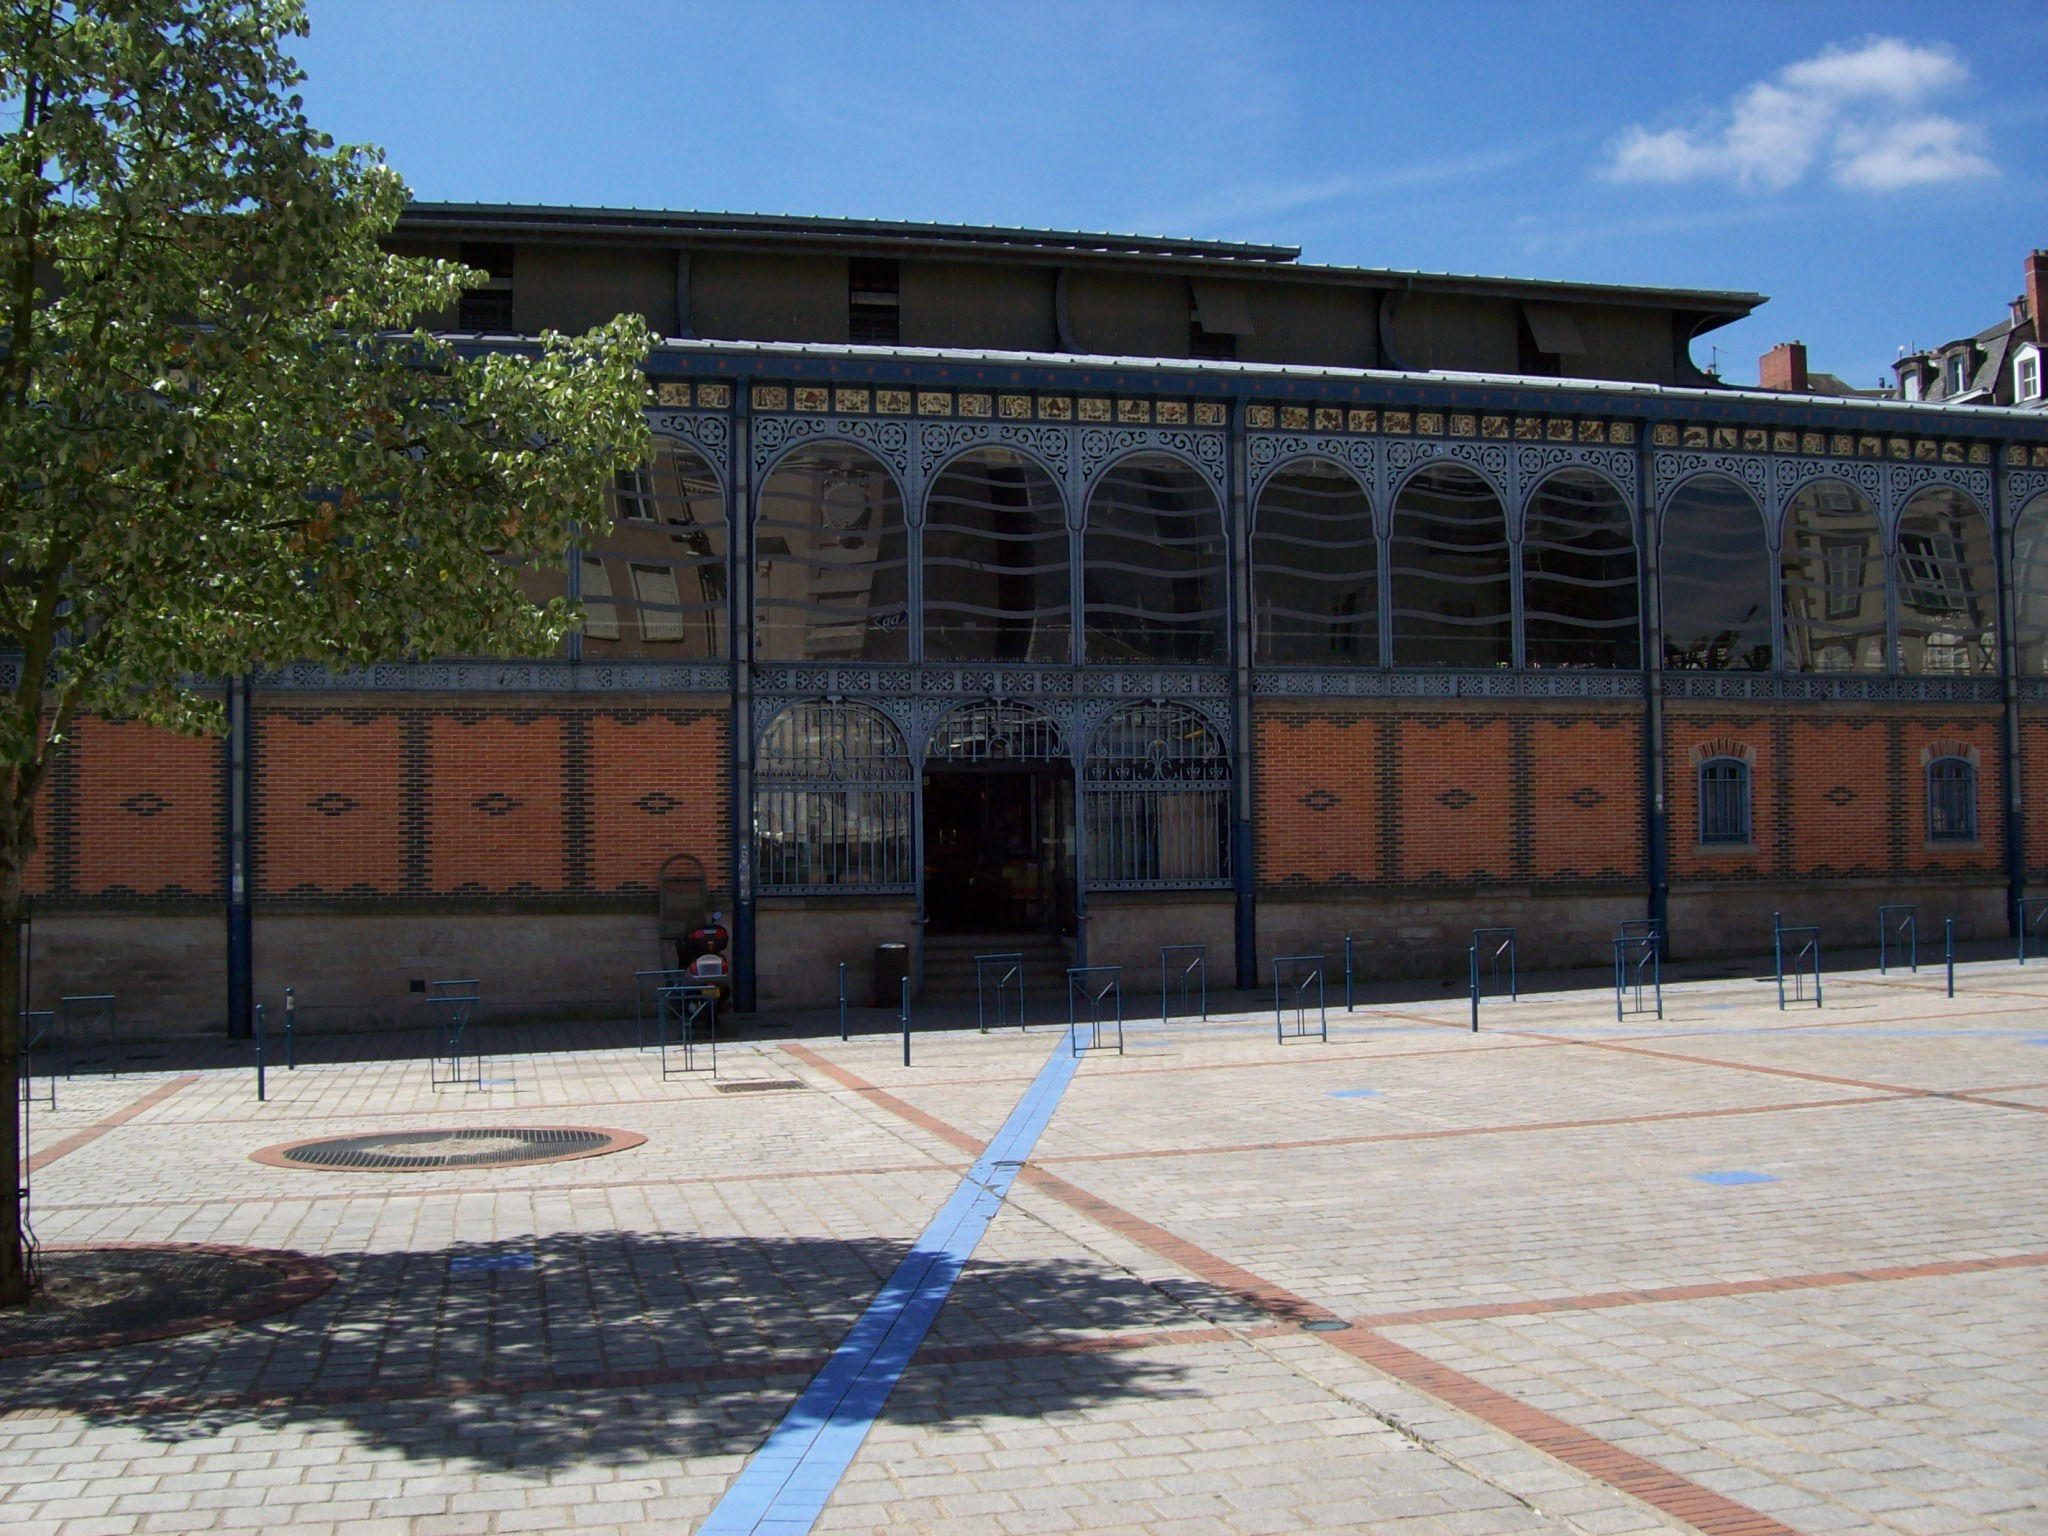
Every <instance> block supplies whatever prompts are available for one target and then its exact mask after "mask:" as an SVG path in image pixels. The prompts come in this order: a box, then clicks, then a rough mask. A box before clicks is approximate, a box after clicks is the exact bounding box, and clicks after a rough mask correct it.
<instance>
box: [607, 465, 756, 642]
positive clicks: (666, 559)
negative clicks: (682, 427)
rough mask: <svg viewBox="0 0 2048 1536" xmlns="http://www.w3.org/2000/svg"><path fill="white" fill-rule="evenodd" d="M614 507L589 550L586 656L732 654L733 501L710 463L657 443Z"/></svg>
mask: <svg viewBox="0 0 2048 1536" xmlns="http://www.w3.org/2000/svg"><path fill="white" fill-rule="evenodd" d="M606 501H607V506H608V510H609V511H610V512H611V516H612V527H611V531H610V532H609V533H607V534H606V535H605V536H604V537H603V538H600V539H596V540H594V541H593V542H592V544H591V547H590V548H589V549H588V550H586V551H585V552H584V554H583V614H584V621H583V654H584V655H586V656H592V657H597V656H676V657H690V658H699V657H702V658H717V657H721V656H723V655H725V633H726V592H727V586H726V522H725V495H724V493H723V492H722V491H721V490H720V489H719V485H718V477H717V476H716V475H714V474H713V473H712V472H711V466H710V465H709V464H707V463H705V462H704V460H703V459H702V458H701V457H700V456H699V455H698V454H696V453H695V452H693V451H692V450H691V449H688V448H685V447H684V446H683V445H682V444H680V443H677V442H674V441H670V440H665V439H660V438H657V439H656V440H655V450H654V458H653V460H652V461H651V462H649V463H647V464H644V465H642V466H641V467H640V468H638V469H629V470H624V471H621V472H620V473H619V475H618V476H617V477H615V478H614V480H613V481H612V484H611V486H610V487H609V489H608V493H607V496H606Z"/></svg>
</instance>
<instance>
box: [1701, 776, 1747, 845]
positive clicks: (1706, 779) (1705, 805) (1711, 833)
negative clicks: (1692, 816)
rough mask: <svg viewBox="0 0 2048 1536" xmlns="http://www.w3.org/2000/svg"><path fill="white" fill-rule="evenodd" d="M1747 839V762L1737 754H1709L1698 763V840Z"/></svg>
mask: <svg viewBox="0 0 2048 1536" xmlns="http://www.w3.org/2000/svg"><path fill="white" fill-rule="evenodd" d="M1750 840H1751V839H1750V830H1749V764H1748V763H1745V762H1744V761H1743V760H1742V759H1741V758H1739V757H1710V758H1708V759H1707V760H1706V761H1705V762H1703V763H1701V764H1700V841H1701V842H1703V843H1747V842H1749V841H1750Z"/></svg>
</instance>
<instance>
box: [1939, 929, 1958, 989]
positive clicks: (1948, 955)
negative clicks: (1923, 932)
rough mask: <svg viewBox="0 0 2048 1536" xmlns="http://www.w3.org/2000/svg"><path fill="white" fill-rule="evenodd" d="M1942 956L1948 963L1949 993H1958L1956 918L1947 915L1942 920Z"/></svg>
mask: <svg viewBox="0 0 2048 1536" xmlns="http://www.w3.org/2000/svg"><path fill="white" fill-rule="evenodd" d="M1941 949H1942V958H1943V959H1944V961H1945V962H1946V963H1947V965H1948V995H1949V996H1950V997H1954V996H1955V995H1956V920H1955V919H1954V918H1952V917H1945V918H1943V919H1942V920H1941Z"/></svg>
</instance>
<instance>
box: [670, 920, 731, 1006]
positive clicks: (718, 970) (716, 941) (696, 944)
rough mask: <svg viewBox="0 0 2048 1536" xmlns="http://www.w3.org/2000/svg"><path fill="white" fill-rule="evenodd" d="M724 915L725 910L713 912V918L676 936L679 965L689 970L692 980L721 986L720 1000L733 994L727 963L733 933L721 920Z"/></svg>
mask: <svg viewBox="0 0 2048 1536" xmlns="http://www.w3.org/2000/svg"><path fill="white" fill-rule="evenodd" d="M724 916H725V914H724V913H723V912H714V913H712V914H711V921H710V922H708V923H705V924H703V925H702V926H700V927H696V928H692V929H689V930H688V931H687V932H685V933H684V934H683V936H682V937H681V938H679V939H677V940H676V966H677V968H678V969H680V970H683V971H687V972H688V973H689V976H690V980H691V981H693V982H701V983H703V984H704V985H706V986H714V987H716V988H718V1000H719V1001H720V1002H721V1003H723V1002H727V1001H729V1000H730V999H731V997H732V973H731V971H730V970H729V969H728V967H727V966H726V963H725V949H726V946H727V945H728V944H730V943H732V935H731V934H730V933H728V932H727V931H726V927H725V924H724V923H722V922H720V921H719V919H720V918H722V917H724Z"/></svg>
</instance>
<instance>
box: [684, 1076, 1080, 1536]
mask: <svg viewBox="0 0 2048 1536" xmlns="http://www.w3.org/2000/svg"><path fill="white" fill-rule="evenodd" d="M1079 1064H1080V1058H1079V1057H1077V1056H1075V1055H1074V1054H1073V1053H1072V1052H1071V1051H1069V1050H1067V1049H1066V1042H1065V1038H1064V1036H1062V1037H1061V1039H1060V1043H1059V1044H1058V1045H1057V1046H1056V1047H1055V1048H1054V1050H1053V1053H1052V1055H1051V1056H1050V1057H1049V1058H1048V1059H1047V1061H1046V1064H1045V1066H1044V1067H1043V1068H1041V1069H1040V1070H1039V1073H1038V1076H1037V1077H1036V1078H1034V1079H1032V1083H1031V1086H1030V1087H1029V1088H1027V1089H1026V1090H1025V1091H1024V1096H1023V1097H1022V1098H1021V1099H1019V1100H1018V1101H1017V1107H1016V1108H1015V1109H1013V1110H1011V1111H1010V1118H1009V1119H1007V1120H1005V1121H1004V1122H1003V1128H1002V1129H1001V1130H999V1131H997V1132H996V1134H995V1139H994V1140H993V1141H991V1142H990V1143H989V1144H988V1146H987V1147H986V1148H985V1149H984V1150H983V1151H982V1154H981V1156H980V1157H979V1158H977V1159H976V1160H975V1163H974V1166H973V1167H972V1168H970V1169H968V1170H967V1175H966V1177H965V1178H963V1179H962V1180H961V1181H960V1186H959V1188H957V1189H955V1190H954V1191H953V1195H952V1198H951V1199H949V1200H947V1202H946V1203H945V1205H944V1206H943V1207H942V1208H941V1209H940V1211H939V1214H938V1215H936V1216H934V1217H933V1218H932V1221H931V1225H929V1226H928V1227H926V1228H925V1229H924V1233H923V1235H922V1236H920V1237H919V1238H918V1240H917V1243H916V1245H915V1246H914V1247H913V1248H912V1249H911V1250H910V1253H909V1255H908V1256H907V1257H906V1258H905V1259H904V1260H903V1262H902V1263H901V1264H899V1265H897V1266H896V1272H895V1273H894V1274H893V1275H891V1276H890V1277H889V1279H888V1282H887V1283H886V1284H885V1285H883V1287H882V1288H881V1290H880V1291H878V1292H876V1293H875V1299H874V1300H873V1301H872V1302H870V1303H869V1304H868V1309H867V1311H865V1312H863V1313H862V1314H861V1316H860V1320H859V1321H858V1322H856V1323H855V1324H854V1325H853V1327H852V1329H851V1330H850V1331H849V1332H848V1333H847V1335H846V1338H845V1340H844V1341H843V1342H842V1343H841V1344H840V1346H839V1347H838V1348H837V1349H835V1350H834V1351H833V1352H832V1357H831V1359H829V1360H827V1361H826V1362H825V1364H824V1367H823V1368H822V1369H821V1370H820V1371H819V1372H818V1374H817V1375H816V1376H815V1377H813V1378H812V1379H811V1384H810V1385H809V1386H807V1387H805V1388H804V1390H803V1394H802V1396H800V1397H798V1398H797V1400H796V1402H795V1403H794V1404H793V1405H792V1406H791V1407H790V1410H789V1412H788V1413H786V1414H784V1415H783V1417H782V1422H781V1423H780V1424H778V1425H776V1426H775V1429H774V1431H773V1432H772V1433H771V1434H770V1435H769V1436H768V1439H767V1440H766V1442H764V1443H763V1445H762V1446H761V1449H760V1450H758V1451H756V1452H755V1453H754V1456H753V1459H752V1460H751V1461H749V1462H748V1463H747V1465H746V1467H745V1468H744V1469H743V1470H742V1471H741V1473H740V1475H739V1477H738V1479H737V1480H736V1481H735V1482H734V1483H733V1485H732V1486H731V1487H730V1488H728V1489H727V1490H726V1491H725V1497H724V1498H722V1499H720V1500H719V1501H718V1504H717V1507H716V1508H714V1509H713V1510H712V1511H711V1513H710V1515H709V1516H707V1517H706V1519H705V1521H704V1523H703V1524H702V1525H700V1526H699V1527H697V1530H698V1536H802V1533H803V1532H806V1531H808V1530H810V1528H811V1526H812V1525H813V1524H814V1523H815V1522H816V1520H817V1518H818V1516H819V1515H820V1514H822V1513H823V1512H824V1509H825V1501H826V1500H827V1499H829V1498H831V1497H832V1493H833V1490H834V1489H836V1488H837V1487H838V1486H839V1480H840V1478H842V1477H843V1476H845V1474H846V1469H847V1467H848V1466H850V1465H851V1464H852V1462H853V1458H854V1455H855V1453H856V1452H858V1451H859V1450H860V1447H861V1442H862V1441H863V1440H865V1439H866V1438H867V1434H868V1431H869V1430H870V1429H872V1428H873V1427H874V1423H875V1419H876V1418H877V1417H878V1416H879V1415H880V1414H881V1411H882V1405H883V1404H884V1403H886V1402H887V1401H888V1399H889V1394H890V1393H891V1392H892V1391H894V1390H895V1387H896V1383H897V1381H898V1380H899V1379H900V1378H901V1377H902V1375H903V1371H904V1368H905V1367H906V1366H908V1365H909V1364H910V1357H911V1356H912V1355H914V1354H915V1353H916V1352H917V1347H918V1345H920V1344H922V1343H923V1342H924V1336H925V1334H926V1332H927V1331H929V1330H930V1328H931V1325H932V1323H933V1322H934V1321H935V1320H936V1319H937V1317H938V1315H939V1309H940V1308H941V1307H943V1306H944V1305H945V1304H946V1297H947V1295H948V1294H949V1293H950V1292H951V1291H952V1289H953V1282H954V1281H955V1280H957V1279H959V1277H960V1271H961V1270H962V1269H963V1268H964V1267H965V1266H966V1263H967V1261H968V1259H969V1258H970V1257H972V1256H973V1253H974V1249H975V1246H976V1245H977V1244H978V1243H980V1241H981V1236H982V1234H983V1233H984V1232H986V1231H987V1230H988V1225H989V1223H990V1222H991V1221H992V1220H994V1219H995V1215H996V1212H997V1211H999V1210H1000V1209H1002V1204H1003V1197H1004V1196H1005V1195H1007V1194H1008V1193H1009V1190H1010V1185H1011V1184H1012V1182H1014V1181H1015V1179H1016V1177H1017V1170H1018V1169H1019V1168H1020V1167H1022V1166H1023V1165H1024V1161H1025V1159H1027V1158H1028V1157H1030V1155H1031V1149H1032V1148H1033V1147H1035V1146H1036V1145H1037V1144H1038V1138H1039V1135H1040V1133H1041V1132H1043V1131H1044V1130H1045V1127H1046V1125H1047V1123H1048V1122H1049V1121H1051V1119H1052V1115H1053V1111H1054V1110H1055V1109H1057V1108H1058V1107H1059V1102H1060V1099H1061V1097H1062V1095H1064V1094H1065V1093H1066V1091H1067V1085H1068V1084H1069V1083H1071V1082H1072V1081H1073V1078H1074V1070H1075V1068H1076V1067H1077V1066H1078V1065H1079Z"/></svg>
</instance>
